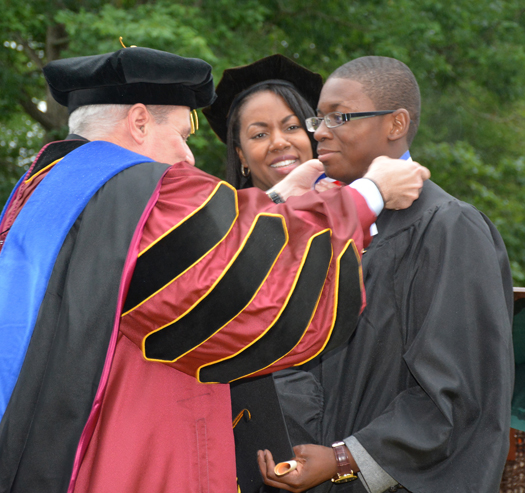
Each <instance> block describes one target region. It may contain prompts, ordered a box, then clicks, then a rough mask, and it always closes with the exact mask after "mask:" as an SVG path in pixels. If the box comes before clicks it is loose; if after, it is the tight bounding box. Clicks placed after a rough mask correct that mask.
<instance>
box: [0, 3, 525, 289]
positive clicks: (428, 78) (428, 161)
mask: <svg viewBox="0 0 525 493" xmlns="http://www.w3.org/2000/svg"><path fill="white" fill-rule="evenodd" d="M0 8H1V11H2V14H3V15H2V16H0V33H2V34H1V39H0V87H1V90H0V206H1V205H3V204H4V203H5V201H6V200H7V197H8V194H9V191H10V190H11V189H12V187H13V186H14V185H15V183H16V182H17V180H18V179H19V177H20V176H21V175H22V173H23V172H24V170H25V169H27V167H28V165H29V164H30V163H31V160H32V159H33V158H34V156H35V153H36V152H38V149H39V148H40V147H41V145H42V143H43V142H48V141H51V140H54V139H57V138H60V137H63V136H65V135H66V134H67V127H66V122H67V114H66V112H65V111H64V109H63V108H61V107H59V106H58V105H56V104H55V103H54V102H53V101H52V99H51V98H49V94H48V93H47V91H46V85H45V81H44V79H43V77H42V75H41V68H42V66H43V65H45V64H46V63H47V62H49V61H51V60H55V59H57V58H63V57H69V56H78V55H92V54H98V53H104V52H110V51H114V50H116V49H118V48H119V47H120V45H119V43H118V37H119V36H123V38H124V42H125V43H126V45H131V44H134V45H138V46H147V47H150V48H157V49H161V50H166V51H171V52H173V53H177V54H180V55H183V56H191V57H199V58H203V59H205V60H207V61H208V62H210V63H211V64H212V65H213V67H214V77H215V78H216V80H219V78H220V76H221V74H222V72H223V70H224V69H225V68H228V67H231V66H235V65H241V64H245V63H250V62H252V61H255V60H257V59H259V58H261V57H263V56H266V55H269V54H272V53H282V54H284V55H287V56H289V57H291V58H294V59H295V60H297V61H298V62H299V63H301V64H303V65H305V66H307V67H309V68H311V69H312V70H315V71H317V72H319V73H321V74H322V75H323V76H324V77H327V76H328V75H329V74H330V73H331V72H332V71H333V70H334V69H335V68H337V67H338V66H339V65H341V64H343V63H345V62H346V61H348V60H350V59H352V58H355V57H358V56H362V55H384V56H392V57H395V58H398V59H400V60H402V61H403V62H405V63H406V64H407V65H409V66H410V68H411V69H412V71H413V72H414V74H415V75H416V78H417V79H418V81H419V83H420V87H421V92H422V100H423V115H422V123H421V126H420V130H419V134H418V136H417V137H416V139H415V141H414V144H413V146H412V149H411V151H412V155H413V156H414V157H415V158H416V159H417V160H418V161H420V162H422V163H423V164H425V165H426V166H428V167H429V168H430V169H431V171H432V177H433V180H434V181H436V182H437V183H438V184H439V185H441V186H442V187H444V188H445V189H446V190H447V191H449V192H450V193H452V194H453V195H455V196H457V197H458V198H460V199H462V200H465V201H467V202H470V203H472V204H474V205H475V206H476V207H478V208H479V209H480V210H482V211H483V212H485V213H486V214H487V215H488V216H489V217H490V218H491V219H492V221H493V222H494V223H495V224H496V226H497V227H498V229H499V230H500V232H501V233H502V235H503V238H504V240H505V243H506V245H507V248H508V252H509V256H510V259H511V264H512V269H513V275H514V281H515V284H516V285H525V218H524V212H523V210H524V209H523V204H524V203H525V187H524V186H523V185H524V182H525V150H524V148H523V142H524V141H525V5H524V4H523V0H494V1H491V0H396V1H395V2H394V1H393V0H366V1H365V0H354V1H349V0H325V1H323V2H318V1H310V0H287V1H285V0H265V1H256V0H194V1H189V0H182V1H173V0H169V1H167V0H157V1H154V0H150V1H148V0H115V1H112V2H103V1H100V0H93V1H87V0H80V1H79V0H75V1H73V0H62V1H49V0H25V1H24V2H20V1H11V0H0ZM201 128H202V131H199V133H198V134H197V135H195V136H192V137H191V140H190V145H191V147H192V149H193V150H194V153H195V156H196V160H197V164H198V166H199V167H201V168H203V169H205V170H206V171H208V172H210V173H213V174H215V175H218V176H222V175H223V173H224V160H225V154H226V149H225V146H224V145H223V144H221V143H220V142H219V141H218V140H217V139H216V138H215V136H214V134H213V133H212V132H211V130H210V129H209V127H208V126H207V122H206V121H205V119H204V118H201Z"/></svg>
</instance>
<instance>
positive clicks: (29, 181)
mask: <svg viewBox="0 0 525 493" xmlns="http://www.w3.org/2000/svg"><path fill="white" fill-rule="evenodd" d="M62 159H64V158H63V157H61V158H59V159H57V160H56V161H53V162H52V163H51V164H48V165H47V166H46V167H45V168H42V169H41V170H40V171H39V172H38V173H35V174H34V175H33V176H31V177H30V178H28V179H27V180H24V183H25V184H26V185H27V184H28V183H31V181H32V180H33V178H36V177H37V176H38V175H41V174H42V173H44V172H45V171H48V170H49V169H51V168H52V167H53V166H54V165H55V164H56V163H58V162H59V161H62Z"/></svg>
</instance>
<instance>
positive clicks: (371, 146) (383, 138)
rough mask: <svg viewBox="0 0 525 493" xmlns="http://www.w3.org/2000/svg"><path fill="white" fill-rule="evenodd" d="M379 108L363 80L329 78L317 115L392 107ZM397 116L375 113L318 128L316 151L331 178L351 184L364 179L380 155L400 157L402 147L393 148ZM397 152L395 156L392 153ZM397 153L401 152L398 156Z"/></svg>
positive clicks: (315, 135)
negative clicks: (393, 128) (334, 126)
mask: <svg viewBox="0 0 525 493" xmlns="http://www.w3.org/2000/svg"><path fill="white" fill-rule="evenodd" d="M390 109H392V108H376V107H375V106H374V103H373V102H372V100H371V99H370V98H369V97H368V96H367V95H366V94H365V93H364V92H363V86H362V84H361V83H359V82H356V81H354V80H350V79H336V78H332V79H328V81H327V82H326V84H325V85H324V87H323V90H322V92H321V97H320V98H319V104H318V111H317V114H318V116H320V117H323V116H324V115H326V114H328V113H331V112H333V111H338V112H340V113H357V112H362V111H377V110H390ZM393 118H394V115H393V114H390V115H384V116H375V117H373V118H364V119H362V120H355V121H349V122H347V123H345V124H344V125H341V126H340V127H336V128H327V127H326V125H325V124H324V122H323V123H322V124H321V126H320V127H319V128H318V129H317V130H316V131H315V134H314V137H315V140H317V142H318V145H317V153H318V154H319V160H320V161H321V162H322V163H323V165H324V167H325V172H326V174H327V175H328V176H330V177H331V178H335V179H337V180H341V181H343V182H344V183H351V182H353V181H354V180H357V179H358V178H361V177H362V176H363V175H364V174H365V173H366V170H367V169H368V166H370V163H371V162H372V161H373V160H374V159H375V158H376V157H378V156H389V157H396V158H398V157H399V156H400V155H401V154H399V150H397V145H396V149H392V141H391V140H390V139H389V134H390V132H391V128H392V121H393ZM392 154H394V155H392ZM395 154H398V155H395Z"/></svg>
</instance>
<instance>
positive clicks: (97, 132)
mask: <svg viewBox="0 0 525 493" xmlns="http://www.w3.org/2000/svg"><path fill="white" fill-rule="evenodd" d="M132 106H133V105H131V104H91V105H88V106H81V107H80V108H77V109H76V110H75V111H73V113H71V115H69V121H68V125H69V133H70V134H77V135H80V136H82V137H85V138H86V139H88V140H101V139H103V138H104V137H106V136H107V135H108V134H110V133H111V132H113V130H114V129H115V127H117V126H118V125H119V124H120V123H121V122H122V121H123V120H124V119H125V118H126V117H127V115H128V111H129V110H130V109H131V107H132ZM146 108H147V109H148V111H149V112H150V114H151V116H152V117H153V119H154V120H155V123H157V124H159V125H161V124H163V123H166V121H167V119H168V115H169V114H170V113H171V112H172V111H173V108H174V107H173V106H164V105H148V106H146Z"/></svg>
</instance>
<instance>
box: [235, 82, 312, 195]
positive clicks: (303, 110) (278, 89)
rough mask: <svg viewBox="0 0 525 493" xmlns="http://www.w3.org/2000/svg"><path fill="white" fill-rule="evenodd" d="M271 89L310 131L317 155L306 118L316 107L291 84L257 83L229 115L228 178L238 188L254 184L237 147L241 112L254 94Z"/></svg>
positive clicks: (247, 91) (238, 144) (239, 144)
mask: <svg viewBox="0 0 525 493" xmlns="http://www.w3.org/2000/svg"><path fill="white" fill-rule="evenodd" d="M264 91H270V92H273V93H274V94H276V95H277V96H280V97H281V98H283V100H284V102H285V103H286V104H287V105H288V106H289V107H290V109H291V110H292V111H293V113H294V114H295V116H297V118H299V121H300V123H301V127H302V128H303V129H304V131H305V132H307V133H308V137H309V138H310V142H311V144H312V152H313V155H314V157H316V156H317V153H316V147H317V142H316V141H315V140H314V138H313V134H312V133H309V132H308V131H307V130H306V123H305V120H306V119H307V118H309V117H311V116H315V111H314V109H313V108H312V107H311V106H310V105H309V104H308V103H307V102H306V100H305V99H304V98H303V96H301V94H299V92H298V91H297V90H296V89H295V88H293V87H290V85H289V84H287V85H284V84H279V83H278V82H268V83H263V84H256V85H255V86H253V87H251V88H250V89H247V90H246V91H245V93H244V94H243V96H242V99H241V100H239V101H238V102H237V104H236V106H235V108H234V110H233V112H232V113H231V115H230V116H229V120H228V136H227V141H226V145H227V146H228V159H227V162H226V180H227V181H228V183H230V184H231V185H233V186H234V187H235V188H236V189H241V188H250V187H252V186H253V183H252V178H251V176H248V177H244V176H242V174H241V160H240V158H239V155H238V154H237V150H236V148H237V147H239V148H240V147H241V142H240V120H241V118H240V117H241V112H242V108H243V107H244V105H245V104H246V103H247V102H248V100H249V99H251V97H252V96H253V95H254V94H257V93H259V92H264Z"/></svg>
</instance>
